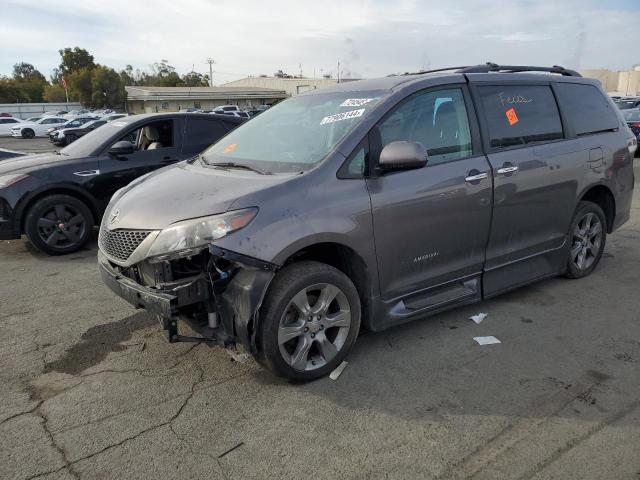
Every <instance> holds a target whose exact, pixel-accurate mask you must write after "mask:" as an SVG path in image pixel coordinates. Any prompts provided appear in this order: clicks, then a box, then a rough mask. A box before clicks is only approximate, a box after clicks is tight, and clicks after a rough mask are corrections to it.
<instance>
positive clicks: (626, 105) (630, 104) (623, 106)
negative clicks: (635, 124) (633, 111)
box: [616, 100, 636, 110]
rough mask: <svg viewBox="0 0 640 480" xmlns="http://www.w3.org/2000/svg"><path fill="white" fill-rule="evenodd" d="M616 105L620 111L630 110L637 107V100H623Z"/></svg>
mask: <svg viewBox="0 0 640 480" xmlns="http://www.w3.org/2000/svg"><path fill="white" fill-rule="evenodd" d="M616 105H617V106H618V108H619V109H620V110H628V109H630V108H634V107H635V106H636V101H635V100H621V101H619V102H616Z"/></svg>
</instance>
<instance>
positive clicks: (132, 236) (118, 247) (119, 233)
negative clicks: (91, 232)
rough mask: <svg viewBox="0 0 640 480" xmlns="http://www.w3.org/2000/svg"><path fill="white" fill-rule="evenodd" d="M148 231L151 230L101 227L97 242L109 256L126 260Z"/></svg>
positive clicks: (146, 235)
mask: <svg viewBox="0 0 640 480" xmlns="http://www.w3.org/2000/svg"><path fill="white" fill-rule="evenodd" d="M150 233H151V230H107V229H106V228H102V229H100V237H99V239H98V243H99V246H100V249H101V250H102V251H103V252H104V253H106V254H107V255H108V256H109V257H111V258H113V259H115V260H118V261H120V262H126V261H127V259H128V258H129V257H130V256H131V254H132V253H133V251H134V250H135V249H136V248H138V246H139V245H140V244H141V243H142V241H143V240H144V239H145V238H147V237H148V236H149V234H150Z"/></svg>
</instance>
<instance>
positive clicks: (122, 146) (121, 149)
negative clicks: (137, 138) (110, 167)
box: [109, 140, 136, 156]
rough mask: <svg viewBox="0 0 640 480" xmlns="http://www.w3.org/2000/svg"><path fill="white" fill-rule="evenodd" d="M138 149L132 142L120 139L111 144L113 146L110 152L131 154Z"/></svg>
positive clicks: (113, 153)
mask: <svg viewBox="0 0 640 480" xmlns="http://www.w3.org/2000/svg"><path fill="white" fill-rule="evenodd" d="M135 150H136V146H135V145H134V144H133V143H131V142H127V141H126V140H120V141H119V142H116V143H114V144H113V145H111V148H110V149H109V153H110V154H112V155H116V156H117V155H130V154H132V153H133V152H135Z"/></svg>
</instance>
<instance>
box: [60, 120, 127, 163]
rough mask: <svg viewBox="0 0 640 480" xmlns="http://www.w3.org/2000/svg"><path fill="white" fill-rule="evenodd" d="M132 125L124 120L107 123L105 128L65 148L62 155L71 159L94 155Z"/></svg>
mask: <svg viewBox="0 0 640 480" xmlns="http://www.w3.org/2000/svg"><path fill="white" fill-rule="evenodd" d="M130 124H131V122H127V121H124V120H115V121H113V122H110V123H106V124H105V125H104V127H103V128H97V129H95V130H94V131H92V132H91V133H88V134H87V135H84V136H82V137H80V138H79V139H78V140H76V141H75V142H73V143H71V144H69V145H68V146H66V147H64V148H63V149H62V150H60V153H61V154H63V155H69V156H71V157H88V156H90V155H93V154H94V152H95V151H96V150H98V149H100V148H102V146H103V144H104V142H106V141H107V140H109V139H110V138H111V137H113V136H115V135H117V134H118V133H121V132H122V131H123V130H125V129H127V128H129V125H130Z"/></svg>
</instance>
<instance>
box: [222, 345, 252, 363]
mask: <svg viewBox="0 0 640 480" xmlns="http://www.w3.org/2000/svg"><path fill="white" fill-rule="evenodd" d="M225 350H226V352H227V353H228V354H229V356H230V357H231V360H233V361H234V362H238V363H246V362H247V360H249V354H248V353H240V352H238V351H236V350H232V349H230V348H225Z"/></svg>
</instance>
